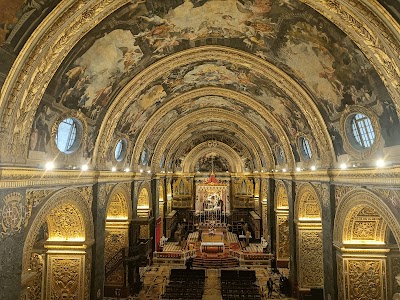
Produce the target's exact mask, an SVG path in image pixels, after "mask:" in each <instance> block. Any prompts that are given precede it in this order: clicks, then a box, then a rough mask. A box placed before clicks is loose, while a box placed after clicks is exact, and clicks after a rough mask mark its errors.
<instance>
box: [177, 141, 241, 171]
mask: <svg viewBox="0 0 400 300" xmlns="http://www.w3.org/2000/svg"><path fill="white" fill-rule="evenodd" d="M210 152H216V153H218V154H220V155H221V156H222V157H224V158H225V159H226V160H227V161H228V163H229V165H230V167H231V168H232V170H231V172H243V170H244V165H243V163H240V162H241V159H240V156H239V155H238V154H237V153H236V151H235V150H233V149H232V148H231V147H229V146H228V145H225V144H223V143H220V144H218V146H217V147H213V148H210V147H209V146H208V144H207V142H205V143H201V144H199V145H197V146H196V147H194V148H193V149H192V151H190V152H189V154H188V156H187V157H186V158H185V160H184V161H183V162H182V166H183V168H182V169H183V172H185V173H190V172H195V169H194V168H195V166H196V163H197V161H198V160H199V158H200V157H201V156H202V155H204V154H207V153H210Z"/></svg>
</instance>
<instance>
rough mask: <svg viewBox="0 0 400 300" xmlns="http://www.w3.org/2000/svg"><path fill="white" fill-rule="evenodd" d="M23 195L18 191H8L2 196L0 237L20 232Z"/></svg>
mask: <svg viewBox="0 0 400 300" xmlns="http://www.w3.org/2000/svg"><path fill="white" fill-rule="evenodd" d="M22 200H23V196H22V195H21V194H20V193H10V194H8V195H7V196H5V197H4V198H3V209H2V210H0V218H1V219H0V220H1V232H0V238H3V237H5V236H9V235H13V234H14V233H16V232H20V231H21V229H22V225H23V218H24V216H23V212H22Z"/></svg>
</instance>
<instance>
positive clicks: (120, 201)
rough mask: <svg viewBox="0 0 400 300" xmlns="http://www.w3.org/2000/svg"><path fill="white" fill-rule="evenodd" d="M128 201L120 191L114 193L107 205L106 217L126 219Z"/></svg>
mask: <svg viewBox="0 0 400 300" xmlns="http://www.w3.org/2000/svg"><path fill="white" fill-rule="evenodd" d="M128 212H129V208H128V202H127V200H126V198H125V196H124V195H123V194H122V193H115V194H114V195H113V196H112V198H111V200H110V203H109V205H108V209H107V219H125V220H127V219H128Z"/></svg>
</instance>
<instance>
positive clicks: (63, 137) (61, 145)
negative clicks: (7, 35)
mask: <svg viewBox="0 0 400 300" xmlns="http://www.w3.org/2000/svg"><path fill="white" fill-rule="evenodd" d="M81 138H82V124H81V122H80V121H79V120H77V119H75V118H68V119H64V120H63V121H62V122H61V123H60V124H59V125H58V128H57V134H56V145H57V148H58V150H60V151H61V152H63V153H65V154H70V153H72V152H74V151H75V150H76V149H78V147H79V145H80V143H81Z"/></svg>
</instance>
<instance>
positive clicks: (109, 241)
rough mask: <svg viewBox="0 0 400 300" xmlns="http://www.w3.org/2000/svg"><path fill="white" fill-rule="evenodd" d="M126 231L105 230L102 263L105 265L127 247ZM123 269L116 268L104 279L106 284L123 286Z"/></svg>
mask: <svg viewBox="0 0 400 300" xmlns="http://www.w3.org/2000/svg"><path fill="white" fill-rule="evenodd" d="M128 243H129V240H128V230H127V229H114V228H107V230H106V237H105V249H104V262H105V264H106V266H107V264H108V263H109V262H110V261H111V259H112V258H113V257H114V256H115V255H116V254H117V253H118V252H119V251H120V250H121V249H124V248H127V247H128ZM124 274H125V273H124V268H123V266H121V267H119V268H117V269H116V270H115V271H114V272H112V273H111V274H110V275H109V276H108V277H107V278H106V284H123V283H124Z"/></svg>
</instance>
